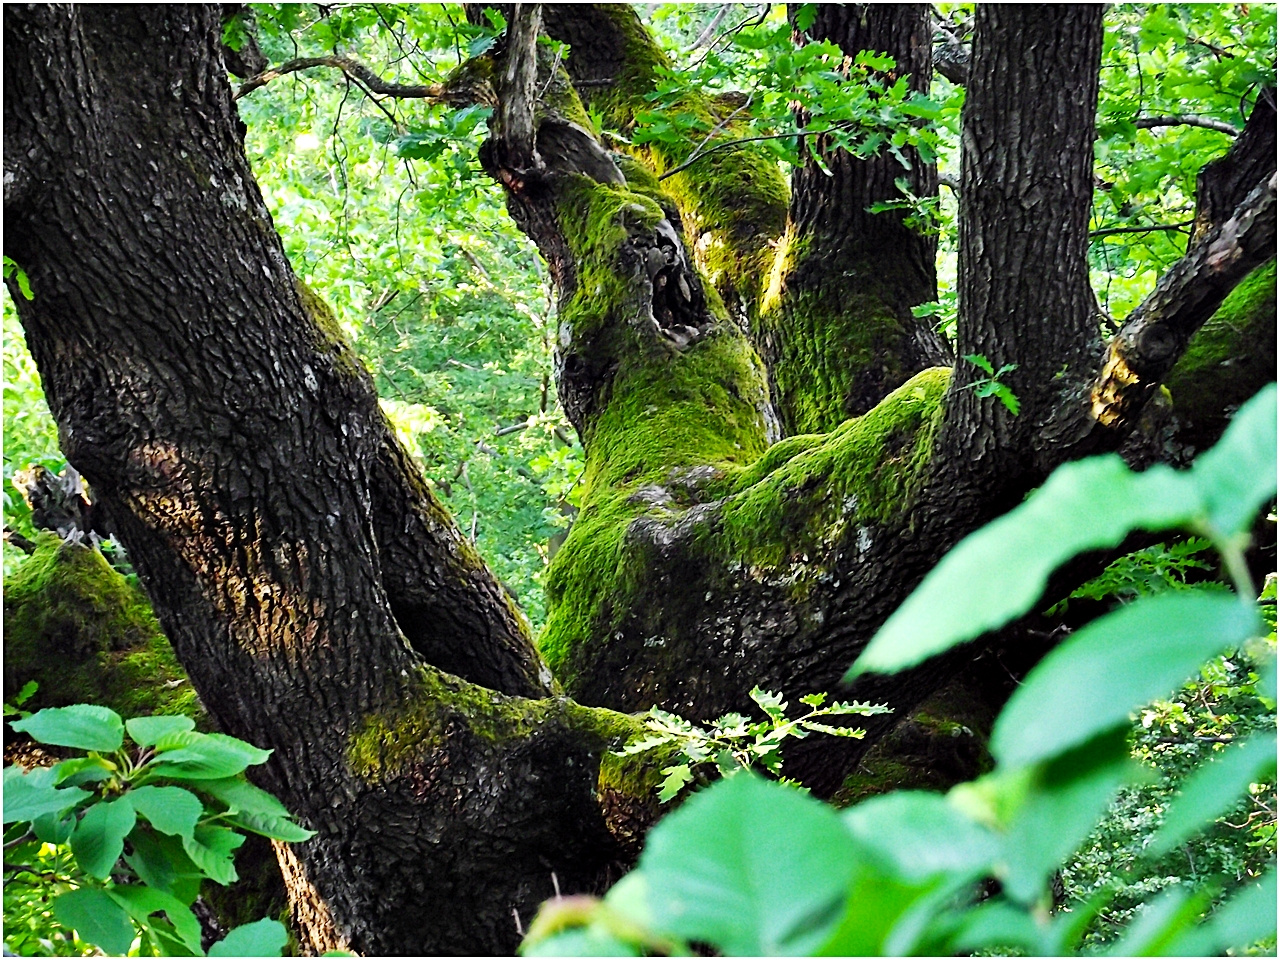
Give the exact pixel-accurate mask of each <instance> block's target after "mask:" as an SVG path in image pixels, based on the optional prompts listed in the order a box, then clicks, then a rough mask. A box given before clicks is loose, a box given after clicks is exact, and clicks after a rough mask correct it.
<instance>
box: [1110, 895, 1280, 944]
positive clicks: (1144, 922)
mask: <svg viewBox="0 0 1280 960" xmlns="http://www.w3.org/2000/svg"><path fill="white" fill-rule="evenodd" d="M1209 899H1210V898H1209V896H1208V894H1207V893H1205V892H1203V891H1198V892H1196V893H1194V894H1192V893H1191V892H1190V891H1188V890H1186V889H1184V888H1182V887H1174V888H1172V889H1170V890H1166V891H1165V892H1164V893H1162V894H1161V895H1160V896H1158V897H1156V899H1155V900H1153V901H1152V902H1151V903H1148V904H1145V905H1144V908H1143V910H1142V912H1141V913H1139V914H1138V916H1137V917H1136V918H1135V919H1134V921H1133V923H1131V924H1129V926H1128V928H1127V929H1126V930H1125V932H1124V936H1123V937H1122V938H1121V939H1120V942H1119V943H1117V944H1116V945H1115V946H1114V947H1112V948H1111V949H1110V950H1108V951H1107V955H1108V956H1112V957H1165V956H1168V955H1169V950H1168V948H1169V945H1170V944H1171V943H1172V942H1173V941H1174V940H1175V938H1177V937H1178V935H1179V934H1181V933H1183V932H1185V931H1186V930H1187V929H1188V928H1189V927H1190V926H1191V925H1192V924H1194V923H1195V921H1196V917H1198V916H1199V915H1200V914H1201V913H1203V912H1204V908H1205V907H1207V906H1208V905H1209ZM1272 932H1274V930H1273V931H1272Z"/></svg>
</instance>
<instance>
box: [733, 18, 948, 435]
mask: <svg viewBox="0 0 1280 960" xmlns="http://www.w3.org/2000/svg"><path fill="white" fill-rule="evenodd" d="M931 35H932V28H931V25H930V7H929V6H928V5H927V4H893V3H886V4H825V3H824V4H818V5H817V12H816V14H815V16H814V20H813V23H812V24H811V25H810V27H809V29H808V30H807V31H806V35H805V36H804V37H802V39H811V40H815V41H822V40H826V41H831V42H833V43H835V44H837V45H838V46H839V47H840V49H841V50H843V51H844V52H845V53H846V54H847V55H848V56H849V57H850V58H853V57H855V56H856V55H857V54H858V53H861V52H863V51H870V52H873V53H882V54H883V53H887V54H888V55H889V56H891V57H892V58H893V60H894V63H895V66H894V68H893V70H892V72H891V75H890V76H888V77H881V78H880V79H882V80H886V81H890V82H891V81H892V79H894V78H896V77H899V76H902V75H910V78H911V82H910V89H912V90H913V91H917V92H921V93H927V92H928V90H929V83H930V80H931V79H932V77H931V71H932V65H931V53H932V47H931V42H932V40H931ZM799 119H800V120H801V121H802V122H804V121H805V120H806V118H805V117H800V118H799ZM801 149H802V155H803V158H804V159H803V162H802V164H801V165H800V166H799V167H798V168H797V169H796V172H795V174H794V175H793V176H792V183H791V212H790V219H789V222H788V226H787V232H786V235H785V237H784V239H783V241H782V246H781V248H780V250H779V253H778V264H777V266H776V267H775V280H774V281H773V282H774V283H775V284H776V287H775V288H772V289H770V291H768V292H767V293H766V295H765V296H766V300H765V304H764V309H763V310H762V313H761V316H760V319H759V323H758V329H757V340H758V342H759V343H760V345H761V352H762V354H763V356H764V359H765V362H766V363H767V364H768V366H769V372H770V380H771V384H772V386H773V390H774V404H775V406H776V407H777V410H778V414H779V416H780V418H781V420H782V424H783V427H784V429H785V431H786V432H787V433H823V432H826V431H827V430H831V429H833V428H834V427H836V426H837V425H838V424H840V423H841V422H843V421H844V420H846V419H848V418H849V417H856V416H860V415H861V414H864V413H866V412H867V411H868V410H870V409H871V408H872V407H874V406H875V405H876V404H877V403H879V402H880V400H882V399H883V398H884V397H885V396H886V395H887V394H888V393H889V392H890V391H891V390H893V389H894V388H896V387H898V386H900V385H901V384H902V383H903V382H905V381H906V380H907V379H908V378H909V377H910V376H911V375H912V374H915V373H919V372H920V371H921V370H923V369H925V368H926V367H931V366H936V365H938V364H942V363H949V362H950V361H949V354H950V351H949V349H948V348H947V346H946V343H945V341H944V340H943V338H942V337H941V336H940V335H939V334H938V333H936V332H935V331H934V329H933V327H932V321H931V320H929V319H918V318H916V317H914V316H912V313H911V308H912V307H915V306H919V305H920V304H922V303H927V302H929V301H932V300H935V299H937V296H938V288H937V279H936V276H935V269H934V260H935V259H936V256H937V236H936V233H935V232H934V230H933V228H932V226H931V225H930V224H929V223H928V222H927V220H926V221H925V222H923V223H921V224H919V225H915V226H908V225H907V223H906V222H905V221H906V220H907V219H908V217H909V211H904V210H889V211H885V212H882V213H872V212H871V207H872V205H873V204H876V203H882V202H888V201H902V200H904V199H905V194H904V192H903V191H902V190H901V189H899V187H898V185H897V182H896V181H899V180H904V181H905V182H906V184H907V191H908V192H910V193H911V194H913V195H915V196H916V197H920V198H922V199H924V200H926V201H927V200H928V199H930V198H934V199H936V197H937V194H938V174H937V166H936V164H934V163H926V162H924V160H923V159H922V158H921V157H920V154H919V153H918V152H917V151H916V150H915V149H914V148H913V147H905V148H903V150H902V151H901V153H902V157H903V160H905V162H906V163H907V164H908V165H909V167H907V168H904V165H903V162H902V161H899V159H898V158H897V157H895V156H894V155H893V154H892V153H891V152H890V151H888V150H881V151H880V152H879V153H877V154H876V155H874V156H872V157H870V158H868V159H859V158H858V157H856V156H854V155H852V154H851V153H849V152H848V151H847V150H845V149H843V148H836V147H834V146H833V145H832V144H831V141H830V138H829V137H825V136H823V137H817V138H815V139H814V140H813V141H812V146H811V147H807V148H806V147H802V148H801Z"/></svg>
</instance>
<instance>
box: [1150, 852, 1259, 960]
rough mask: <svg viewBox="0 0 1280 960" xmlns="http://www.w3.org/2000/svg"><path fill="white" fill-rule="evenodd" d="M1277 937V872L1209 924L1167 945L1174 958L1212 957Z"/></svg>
mask: <svg viewBox="0 0 1280 960" xmlns="http://www.w3.org/2000/svg"><path fill="white" fill-rule="evenodd" d="M1275 934H1276V871H1275V868H1274V867H1273V868H1272V869H1271V870H1269V871H1268V872H1267V874H1266V876H1264V877H1263V878H1262V879H1261V880H1260V881H1258V882H1256V883H1251V884H1249V885H1248V886H1246V887H1245V888H1244V889H1243V890H1241V891H1240V892H1238V893H1236V894H1235V895H1234V896H1233V897H1232V898H1231V899H1230V900H1228V901H1227V902H1226V903H1224V904H1223V905H1222V906H1221V907H1219V908H1218V910H1217V912H1216V913H1214V915H1213V916H1212V917H1211V918H1210V919H1209V921H1208V922H1207V923H1205V924H1202V925H1201V926H1199V927H1196V928H1193V929H1191V930H1184V931H1182V933H1181V934H1180V935H1179V936H1178V937H1177V938H1175V939H1174V940H1173V941H1172V942H1171V943H1169V944H1167V945H1166V950H1167V952H1168V954H1169V955H1170V956H1183V957H1209V956H1214V955H1219V954H1222V953H1223V952H1224V951H1226V950H1227V949H1228V948H1231V947H1234V948H1237V950H1240V951H1241V952H1243V948H1244V947H1247V946H1249V945H1250V944H1252V943H1254V942H1255V941H1257V940H1262V939H1264V938H1266V937H1274V936H1275Z"/></svg>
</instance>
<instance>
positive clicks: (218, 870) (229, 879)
mask: <svg viewBox="0 0 1280 960" xmlns="http://www.w3.org/2000/svg"><path fill="white" fill-rule="evenodd" d="M242 843H244V837H243V836H242V835H241V834H238V833H236V832H235V831H234V830H228V829H227V828H226V827H196V829H195V835H194V836H193V837H183V838H182V849H183V850H185V851H186V852H187V856H189V857H190V858H191V862H192V863H194V864H195V865H196V866H197V867H198V868H200V869H201V870H203V871H204V872H205V875H206V876H207V877H209V879H211V880H213V881H214V882H216V883H220V884H222V885H223V886H226V885H227V884H231V883H234V882H235V881H236V878H237V874H236V865H235V862H234V861H233V860H232V854H234V853H235V851H236V850H238V849H239V847H240V845H241V844H242Z"/></svg>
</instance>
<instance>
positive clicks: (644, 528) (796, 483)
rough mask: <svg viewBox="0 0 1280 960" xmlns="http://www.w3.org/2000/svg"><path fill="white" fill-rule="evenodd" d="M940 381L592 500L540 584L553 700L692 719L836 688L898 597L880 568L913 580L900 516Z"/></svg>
mask: <svg viewBox="0 0 1280 960" xmlns="http://www.w3.org/2000/svg"><path fill="white" fill-rule="evenodd" d="M946 383H947V371H946V370H944V369H937V370H929V371H925V372H923V373H921V374H919V375H918V376H917V377H915V378H914V379H912V380H911V381H909V382H908V383H906V384H904V385H903V386H902V387H901V388H899V390H897V391H895V393H893V394H891V395H890V396H889V397H887V398H886V399H885V400H884V401H883V402H882V403H881V404H880V405H879V406H877V408H876V409H874V410H872V411H871V412H870V413H868V414H867V415H865V416H863V417H861V418H858V419H856V420H853V421H850V422H849V423H847V424H845V425H844V426H843V427H841V428H840V429H839V430H837V431H835V432H834V433H832V434H830V435H828V436H825V437H816V436H806V437H793V438H790V439H789V440H786V441H783V442H782V443H780V444H777V445H776V446H775V447H773V448H771V449H770V450H769V452H768V453H766V454H764V455H763V456H761V457H759V458H757V459H756V460H755V461H754V462H753V463H751V464H750V465H747V466H742V465H740V464H737V463H733V462H721V463H718V464H716V463H713V464H703V465H702V466H694V467H690V466H679V465H675V466H668V467H667V468H666V469H665V471H652V470H651V472H649V473H647V474H645V475H644V476H643V477H640V476H639V475H637V476H636V477H635V478H633V479H631V480H628V479H627V478H626V476H625V475H624V476H622V477H620V478H619V480H620V481H622V483H621V485H619V486H610V487H602V488H597V487H589V488H588V500H587V507H586V509H584V511H583V513H582V514H581V515H580V516H579V518H578V520H577V521H576V522H575V524H574V528H573V529H572V530H571V532H570V534H569V538H568V540H566V542H565V545H564V547H563V548H562V549H561V550H560V552H559V553H558V554H557V555H556V557H555V559H554V561H553V562H552V565H551V568H550V570H549V571H548V578H547V589H548V600H549V601H550V602H549V607H550V617H549V619H548V623H547V627H546V629H545V631H544V633H543V635H542V638H541V640H540V645H541V646H542V649H543V653H544V655H545V656H546V657H547V659H548V662H549V663H550V664H551V665H552V667H553V669H554V670H555V671H556V672H557V675H558V676H559V677H560V679H561V680H562V682H564V683H565V686H566V689H567V690H568V691H569V692H570V693H571V694H572V695H573V696H574V697H576V698H577V699H578V700H580V701H581V702H585V703H598V704H607V705H610V706H614V707H615V708H618V709H626V710H636V709H643V708H645V707H647V706H649V705H651V704H654V703H658V704H662V705H663V706H664V707H666V708H668V709H674V710H676V711H678V712H681V713H683V714H685V715H686V716H690V717H693V718H698V719H706V718H710V717H714V716H718V715H719V714H720V713H722V712H724V711H726V710H730V709H742V708H743V707H744V706H745V704H746V699H747V693H748V691H749V690H750V688H751V686H752V685H753V684H754V683H757V682H759V683H763V684H766V685H768V684H773V685H774V686H775V688H776V687H779V686H780V687H782V688H783V689H785V690H786V691H787V692H788V693H792V692H796V693H803V692H809V691H810V690H816V689H823V688H825V687H826V686H828V685H830V684H833V683H834V682H835V680H836V679H837V677H838V675H839V673H840V672H841V670H842V669H843V668H844V666H847V664H848V662H851V660H852V657H853V652H854V651H855V650H856V647H857V645H858V644H859V643H864V642H865V641H866V639H867V638H868V637H869V636H870V631H871V630H873V629H874V627H875V626H877V625H878V623H879V620H878V619H877V618H882V617H884V616H887V615H888V613H889V612H890V611H891V610H892V609H893V607H894V606H896V604H897V603H898V602H900V600H901V596H899V595H898V593H900V592H902V591H903V590H904V589H905V588H903V587H901V586H899V585H897V584H899V583H900V581H897V580H896V579H895V578H896V576H897V574H898V572H899V571H897V570H894V569H893V568H894V565H895V564H899V563H901V564H902V565H903V566H906V567H909V568H910V570H911V571H912V574H909V575H908V580H909V579H910V576H911V575H914V569H915V568H914V567H912V566H911V564H920V565H921V572H923V569H924V567H923V565H924V564H925V563H926V562H927V561H926V560H925V559H924V556H925V555H924V554H923V553H921V554H919V555H917V552H916V551H917V548H916V547H914V546H912V543H913V538H914V537H915V532H914V531H913V530H912V529H911V526H910V520H909V518H910V509H911V504H912V501H913V498H914V495H915V491H916V490H917V488H918V486H919V484H920V483H921V481H922V480H923V478H924V472H925V470H926V469H927V465H928V463H929V460H930V457H931V453H932V440H933V435H934V431H935V429H936V424H937V421H938V416H939V403H940V399H941V397H942V394H943V393H944V392H945V389H946ZM899 554H901V555H902V557H901V558H899V556H898V555H899ZM891 571H892V572H891ZM895 591H897V592H895Z"/></svg>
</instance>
